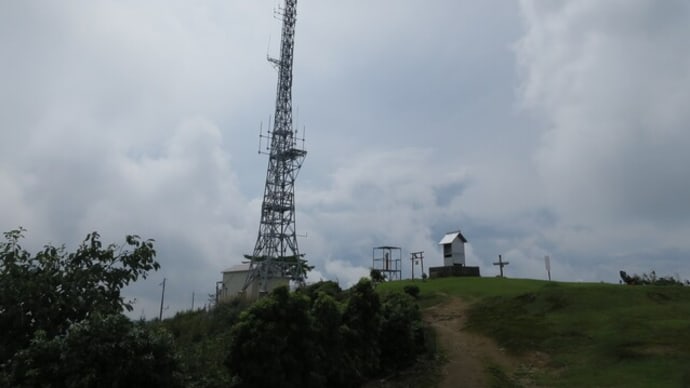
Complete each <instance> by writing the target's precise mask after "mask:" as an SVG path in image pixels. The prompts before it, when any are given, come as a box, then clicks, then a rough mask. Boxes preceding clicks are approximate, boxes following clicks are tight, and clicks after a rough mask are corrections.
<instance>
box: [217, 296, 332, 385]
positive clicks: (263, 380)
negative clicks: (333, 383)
mask: <svg viewBox="0 0 690 388" xmlns="http://www.w3.org/2000/svg"><path fill="white" fill-rule="evenodd" d="M312 327H313V321H312V316H311V315H310V314H309V299H308V298H306V297H305V296H303V295H301V294H297V293H292V294H291V293H290V292H289V291H288V289H287V287H279V288H276V289H275V290H273V292H272V293H271V295H270V296H269V297H264V298H261V299H259V300H258V301H257V302H256V303H255V304H254V305H252V306H251V307H250V308H248V309H247V310H245V311H244V312H243V313H242V314H241V315H240V320H239V322H238V323H237V324H235V326H234V327H233V328H232V332H231V338H232V342H231V347H230V352H229V355H228V358H227V365H228V368H229V369H230V371H231V372H232V374H233V375H235V376H237V377H239V379H240V382H241V386H246V387H259V386H261V387H268V386H284V387H287V386H289V387H316V386H320V384H319V381H318V379H316V377H315V376H314V374H315V373H316V369H315V368H314V367H315V365H314V357H313V355H314V354H315V350H316V349H315V347H316V345H315V344H314V342H313V329H312Z"/></svg>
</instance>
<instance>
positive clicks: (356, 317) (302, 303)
mask: <svg viewBox="0 0 690 388" xmlns="http://www.w3.org/2000/svg"><path fill="white" fill-rule="evenodd" d="M384 333H385V335H384ZM230 337H231V341H230V347H229V356H228V358H227V366H228V368H229V370H230V372H231V373H232V374H233V375H234V376H236V377H237V383H238V385H239V386H248V387H249V386H252V387H253V386H281V387H355V386H360V385H361V384H362V383H364V382H365V381H366V380H368V379H371V378H372V377H376V376H378V375H379V374H380V373H383V372H391V371H397V370H399V369H400V368H402V367H405V366H408V365H410V363H411V362H412V361H414V360H415V359H416V356H417V354H418V353H421V352H423V351H424V344H425V339H424V331H423V330H422V323H421V317H420V314H419V310H418V308H417V307H416V304H415V302H414V300H413V299H412V298H411V297H410V296H408V295H405V294H392V295H389V296H387V297H386V300H385V302H384V303H381V300H380V299H379V296H378V294H377V293H376V292H375V291H374V288H373V285H372V283H371V281H369V280H368V279H362V280H361V281H360V282H359V283H357V284H356V285H355V286H353V287H352V288H350V289H349V290H346V291H341V290H340V287H337V284H335V283H332V282H321V283H319V284H316V285H312V286H308V287H306V288H303V289H301V290H300V291H298V292H295V293H289V292H288V291H287V289H286V288H279V289H276V290H275V291H274V292H273V293H272V294H271V295H269V296H267V297H264V298H262V299H260V300H259V301H257V302H256V303H255V304H254V305H252V306H251V307H249V308H248V309H247V310H246V311H244V312H243V313H242V314H241V315H240V318H239V320H238V322H237V323H236V324H235V325H234V326H233V328H232V331H231V336H230Z"/></svg>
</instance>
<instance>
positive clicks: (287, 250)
mask: <svg viewBox="0 0 690 388" xmlns="http://www.w3.org/2000/svg"><path fill="white" fill-rule="evenodd" d="M296 7H297V0H285V5H284V8H283V9H281V10H280V14H281V15H282V17H283V29H282V37H281V47H280V58H279V59H275V58H270V57H269V58H268V60H269V62H271V63H272V64H273V65H274V66H275V67H276V69H277V70H278V87H277V93H276V94H277V95H276V106H275V116H274V121H273V129H272V130H271V129H270V128H269V131H268V138H269V139H270V140H269V142H268V144H267V146H266V150H267V152H266V153H267V154H268V169H267V172H266V186H265V189H264V198H263V203H262V205H261V223H260V225H259V234H258V237H257V239H256V245H255V246H254V252H253V253H252V254H251V255H246V256H245V257H246V258H247V259H249V260H250V263H251V264H250V268H249V273H248V274H247V279H246V281H245V284H244V287H243V291H244V292H246V290H247V288H248V287H250V286H251V285H252V284H254V283H255V282H257V281H258V282H259V286H258V287H259V289H258V291H259V293H260V294H263V293H266V292H268V291H269V289H268V288H269V282H270V281H271V279H289V280H292V281H297V282H303V281H304V278H305V276H306V272H307V271H308V270H309V269H310V268H309V267H308V266H307V265H306V260H304V258H303V257H304V255H303V254H301V253H300V252H299V248H298V245H297V234H296V231H295V179H296V178H297V174H298V173H299V170H300V168H301V167H302V163H303V161H304V158H305V157H306V155H307V151H305V150H304V147H303V145H304V139H299V138H298V136H297V131H296V130H295V129H294V128H293V124H292V60H293V51H294V44H295V22H296V19H297V8H296ZM269 126H270V124H269ZM300 140H301V141H302V147H298V144H297V142H298V141H300Z"/></svg>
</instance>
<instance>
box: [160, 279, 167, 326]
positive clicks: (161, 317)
mask: <svg viewBox="0 0 690 388" xmlns="http://www.w3.org/2000/svg"><path fill="white" fill-rule="evenodd" d="M162 285H163V291H162V292H161V311H160V313H158V320H159V321H162V320H163V301H164V300H165V278H163V283H162Z"/></svg>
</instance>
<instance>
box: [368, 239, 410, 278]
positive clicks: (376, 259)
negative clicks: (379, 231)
mask: <svg viewBox="0 0 690 388" xmlns="http://www.w3.org/2000/svg"><path fill="white" fill-rule="evenodd" d="M395 253H397V257H396V254H395ZM371 266H372V267H371V268H372V269H375V270H378V271H380V272H381V273H382V274H383V275H384V276H385V277H386V279H387V280H401V279H402V249H401V248H400V247H391V246H381V247H375V248H374V249H373V250H372V253H371Z"/></svg>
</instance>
